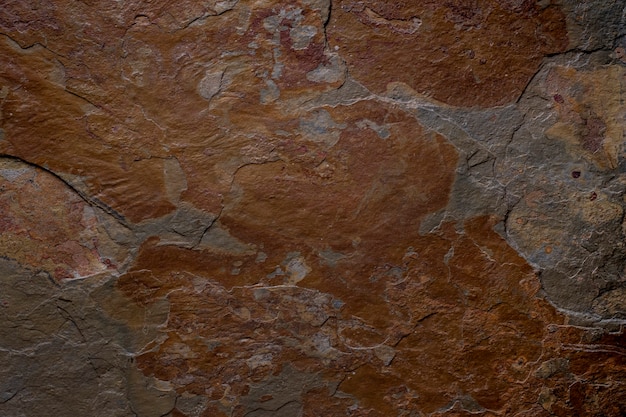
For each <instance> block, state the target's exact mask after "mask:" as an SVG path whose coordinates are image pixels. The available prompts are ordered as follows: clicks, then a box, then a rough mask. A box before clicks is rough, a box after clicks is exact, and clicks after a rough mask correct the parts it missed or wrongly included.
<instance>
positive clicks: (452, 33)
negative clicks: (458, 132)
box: [328, 0, 568, 107]
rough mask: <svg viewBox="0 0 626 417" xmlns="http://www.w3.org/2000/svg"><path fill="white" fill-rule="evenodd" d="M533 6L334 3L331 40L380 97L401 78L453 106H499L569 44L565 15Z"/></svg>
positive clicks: (462, 0)
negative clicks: (543, 63) (544, 60)
mask: <svg viewBox="0 0 626 417" xmlns="http://www.w3.org/2000/svg"><path fill="white" fill-rule="evenodd" d="M535 3H536V2H531V1H491V0H479V1H475V0H474V1H466V0H459V1H420V2H384V1H376V0H373V1H359V2H357V1H351V0H341V1H335V2H333V10H332V15H331V21H330V23H329V25H328V36H329V42H330V45H331V46H332V47H334V48H335V49H336V50H337V51H338V52H339V53H341V55H342V56H343V57H344V58H345V60H346V62H347V63H348V67H349V70H350V73H351V74H352V75H353V76H354V77H355V78H356V79H357V80H359V81H360V82H362V83H363V84H365V86H367V87H368V88H370V89H371V90H372V91H374V92H376V93H378V94H381V93H383V92H385V91H386V89H387V85H388V84H389V83H391V82H403V83H405V84H407V85H408V86H409V87H411V88H412V89H413V90H415V91H416V92H417V93H419V94H422V95H425V96H428V97H432V98H433V99H435V100H438V101H440V102H443V103H446V104H450V105H453V106H463V107H471V106H481V107H489V106H497V105H502V104H506V103H508V102H511V101H514V100H515V99H516V98H518V97H519V96H520V94H521V93H522V91H523V89H524V88H525V86H526V84H527V83H528V81H529V80H530V78H531V76H532V75H533V74H534V73H535V72H536V71H537V69H538V68H539V64H540V63H541V60H542V59H543V57H544V56H545V55H547V54H550V53H556V52H561V51H564V50H565V49H566V48H567V46H568V36H567V30H566V23H565V15H564V14H563V13H562V12H561V11H560V10H559V8H558V7H557V6H550V7H547V8H541V7H540V6H539V5H537V4H535Z"/></svg>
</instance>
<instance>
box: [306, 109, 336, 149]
mask: <svg viewBox="0 0 626 417" xmlns="http://www.w3.org/2000/svg"><path fill="white" fill-rule="evenodd" d="M346 127H347V125H346V124H345V123H336V122H335V121H334V120H333V118H332V117H331V115H330V113H328V112H327V111H326V110H324V109H322V110H316V111H314V112H313V114H312V115H311V116H310V117H308V118H306V119H301V120H300V131H301V132H302V134H303V135H304V136H305V137H306V138H307V139H309V140H311V141H313V142H319V143H324V144H326V145H327V146H328V147H332V146H334V145H335V144H336V143H337V142H338V141H339V136H340V135H341V130H342V129H345V128H346Z"/></svg>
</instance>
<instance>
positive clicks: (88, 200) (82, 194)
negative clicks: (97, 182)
mask: <svg viewBox="0 0 626 417" xmlns="http://www.w3.org/2000/svg"><path fill="white" fill-rule="evenodd" d="M0 158H5V159H10V160H13V161H17V162H20V163H22V164H25V165H27V166H29V167H32V168H35V169H39V170H42V171H44V172H47V173H48V174H50V175H52V176H53V177H55V178H56V179H58V180H59V181H61V182H62V183H63V184H65V185H66V186H67V187H68V188H69V189H70V190H72V191H73V192H74V193H76V195H78V196H79V197H80V198H81V199H82V200H83V201H84V202H85V203H87V204H88V205H90V206H92V207H95V208H98V209H100V210H102V211H104V212H105V213H107V214H109V215H110V216H111V217H113V218H114V219H115V220H117V221H118V222H119V223H120V224H121V225H122V226H124V227H126V228H127V229H129V230H132V227H131V225H130V224H129V223H128V222H127V221H126V219H125V218H124V216H122V215H121V214H120V213H118V212H117V211H116V210H114V209H113V208H111V207H109V206H108V205H107V204H105V203H103V202H102V201H100V200H99V199H97V198H94V197H91V196H89V195H87V194H86V193H85V192H83V191H81V190H79V189H77V188H76V187H74V186H73V185H72V184H71V183H70V182H69V181H68V180H66V179H64V178H63V177H62V176H60V175H59V174H57V173H55V172H54V171H52V170H50V169H48V168H45V167H43V166H41V165H37V164H35V163H33V162H30V161H27V160H25V159H23V158H20V157H18V156H15V155H10V154H6V153H0Z"/></svg>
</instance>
